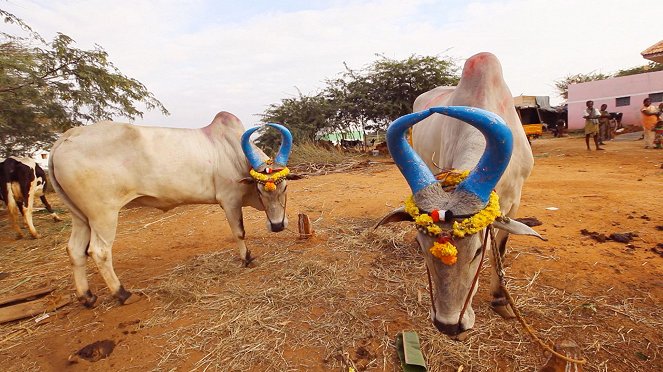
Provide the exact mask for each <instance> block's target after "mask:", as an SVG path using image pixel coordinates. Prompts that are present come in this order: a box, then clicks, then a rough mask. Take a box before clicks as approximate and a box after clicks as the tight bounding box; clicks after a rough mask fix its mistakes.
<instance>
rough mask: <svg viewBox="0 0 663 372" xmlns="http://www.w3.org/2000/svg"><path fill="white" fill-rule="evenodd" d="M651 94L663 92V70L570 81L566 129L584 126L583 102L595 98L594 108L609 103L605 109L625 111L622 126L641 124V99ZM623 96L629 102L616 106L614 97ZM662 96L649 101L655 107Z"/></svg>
mask: <svg viewBox="0 0 663 372" xmlns="http://www.w3.org/2000/svg"><path fill="white" fill-rule="evenodd" d="M652 93H663V71H655V72H648V73H646V74H638V75H631V76H622V77H617V78H611V79H606V80H599V81H590V82H587V83H581V84H571V85H569V98H568V101H567V103H568V109H569V129H580V128H583V127H584V126H585V119H583V118H582V115H583V111H584V110H585V108H586V105H585V102H586V101H589V100H592V101H594V107H596V108H597V109H599V108H600V107H601V105H602V104H604V103H605V104H606V105H608V111H610V112H622V113H624V116H623V118H622V124H623V125H629V124H632V125H641V124H640V108H641V107H642V101H643V100H644V99H645V98H647V97H649V95H650V94H652ZM659 96H663V94H660V95H659ZM625 97H629V98H630V99H629V100H630V102H629V104H628V105H623V106H617V101H618V100H617V99H618V98H621V100H620V101H623V100H625ZM662 99H663V97H662V98H661V99H657V100H652V103H653V104H655V105H656V106H658V104H659V103H660V102H661V100H662Z"/></svg>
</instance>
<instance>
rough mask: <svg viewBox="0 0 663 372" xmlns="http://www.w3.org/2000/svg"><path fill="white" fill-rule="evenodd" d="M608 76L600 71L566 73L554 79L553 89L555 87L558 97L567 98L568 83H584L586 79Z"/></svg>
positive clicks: (602, 78) (591, 79) (592, 79)
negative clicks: (561, 77) (560, 77)
mask: <svg viewBox="0 0 663 372" xmlns="http://www.w3.org/2000/svg"><path fill="white" fill-rule="evenodd" d="M609 77H610V75H605V74H600V73H589V74H575V75H568V76H566V77H565V78H563V79H561V80H557V81H555V89H557V94H559V96H560V97H562V98H564V99H569V85H571V84H577V83H586V82H588V81H594V80H605V79H607V78H609Z"/></svg>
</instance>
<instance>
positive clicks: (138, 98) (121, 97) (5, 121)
mask: <svg viewBox="0 0 663 372" xmlns="http://www.w3.org/2000/svg"><path fill="white" fill-rule="evenodd" d="M0 16H1V17H3V19H4V22H5V23H7V24H13V25H15V26H18V28H19V29H20V31H22V32H23V33H27V36H18V35H12V34H9V33H4V32H3V33H0V156H2V157H7V156H9V155H28V154H29V153H30V152H32V151H34V150H35V149H36V148H38V147H42V148H48V147H49V146H50V144H51V143H52V142H53V141H54V140H55V138H56V137H57V135H58V133H61V132H63V131H65V130H67V129H69V128H71V127H74V126H79V125H83V124H87V123H89V122H92V121H97V120H104V119H108V120H111V119H114V118H116V117H126V118H128V119H130V120H133V119H135V118H136V117H142V115H143V112H142V111H141V109H139V106H138V104H140V105H142V106H143V107H145V109H148V110H151V109H158V110H160V111H161V112H162V113H164V114H166V115H167V114H168V111H167V110H166V108H165V107H164V106H163V105H162V104H161V102H159V101H158V100H157V99H156V98H155V97H154V96H153V94H152V93H150V92H149V91H148V90H147V88H146V87H145V86H144V85H143V84H142V83H140V82H139V81H137V80H135V79H132V78H130V77H127V76H125V75H123V74H122V73H121V72H120V71H119V70H118V69H117V68H116V67H115V66H114V65H113V64H112V62H110V61H109V59H108V54H107V53H106V52H105V51H104V50H103V48H101V47H100V46H98V45H97V46H95V47H94V49H92V50H82V49H78V48H75V47H74V40H73V39H72V38H70V37H69V36H67V35H64V34H58V35H57V36H56V37H55V38H54V39H53V41H51V42H47V41H45V40H44V39H43V38H42V37H41V36H40V35H39V34H38V33H37V32H35V31H33V30H32V29H31V28H30V27H29V26H28V25H27V24H26V23H24V22H23V21H22V20H21V19H19V18H17V17H16V16H14V15H12V14H10V13H8V12H6V11H4V10H2V9H0Z"/></svg>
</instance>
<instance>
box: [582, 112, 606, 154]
mask: <svg viewBox="0 0 663 372" xmlns="http://www.w3.org/2000/svg"><path fill="white" fill-rule="evenodd" d="M585 104H586V105H587V108H586V109H585V111H584V114H583V116H582V117H583V118H584V119H585V144H587V150H591V148H589V137H590V136H592V137H594V145H596V150H603V149H602V148H600V147H599V139H598V134H599V118H600V117H601V113H600V112H599V110H597V109H595V108H594V101H587V102H586V103H585Z"/></svg>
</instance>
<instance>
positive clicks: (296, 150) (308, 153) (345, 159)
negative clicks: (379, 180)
mask: <svg viewBox="0 0 663 372" xmlns="http://www.w3.org/2000/svg"><path fill="white" fill-rule="evenodd" d="M362 164H363V165H362ZM366 165H368V162H367V156H366V155H365V154H360V153H349V152H344V151H342V150H339V149H336V148H332V149H328V148H325V147H322V146H319V145H317V144H315V143H312V142H304V143H298V144H296V145H294V146H293V148H292V154H291V155H290V159H289V161H288V166H289V168H290V169H292V170H293V171H295V172H297V173H300V174H305V175H321V174H328V173H338V172H346V171H348V170H351V169H355V168H358V167H359V168H361V167H363V166H366Z"/></svg>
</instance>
